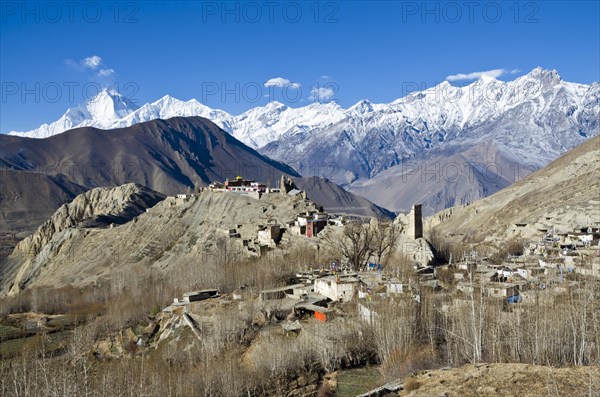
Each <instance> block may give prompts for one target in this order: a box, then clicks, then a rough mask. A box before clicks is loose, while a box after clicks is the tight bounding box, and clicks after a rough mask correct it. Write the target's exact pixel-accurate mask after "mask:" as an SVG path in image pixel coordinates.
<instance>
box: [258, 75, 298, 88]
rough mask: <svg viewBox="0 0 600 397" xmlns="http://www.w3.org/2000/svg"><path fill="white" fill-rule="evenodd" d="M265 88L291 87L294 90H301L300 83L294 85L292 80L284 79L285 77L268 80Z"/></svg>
mask: <svg viewBox="0 0 600 397" xmlns="http://www.w3.org/2000/svg"><path fill="white" fill-rule="evenodd" d="M265 87H267V88H268V87H279V88H284V87H290V88H294V89H299V88H300V83H292V82H291V81H290V80H288V79H284V78H283V77H273V78H272V79H269V80H267V82H266V83H265Z"/></svg>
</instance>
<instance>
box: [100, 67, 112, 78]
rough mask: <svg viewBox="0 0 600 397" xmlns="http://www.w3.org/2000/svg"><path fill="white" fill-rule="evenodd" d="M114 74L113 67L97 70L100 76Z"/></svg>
mask: <svg viewBox="0 0 600 397" xmlns="http://www.w3.org/2000/svg"><path fill="white" fill-rule="evenodd" d="M113 74H115V70H114V69H110V68H108V69H100V71H99V72H98V76H102V77H106V76H111V75H113Z"/></svg>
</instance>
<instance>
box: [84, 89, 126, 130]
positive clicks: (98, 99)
mask: <svg viewBox="0 0 600 397" xmlns="http://www.w3.org/2000/svg"><path fill="white" fill-rule="evenodd" d="M85 108H86V110H87V111H88V113H89V114H90V116H91V119H93V120H103V121H107V122H108V121H113V120H118V119H121V118H123V117H125V116H127V115H128V114H130V113H131V112H133V111H135V110H136V109H137V108H138V107H137V106H136V104H135V103H134V102H133V101H131V100H129V99H128V98H127V97H125V96H124V95H122V94H120V93H119V92H117V91H116V90H114V89H104V90H102V91H100V92H99V93H98V94H97V95H96V96H94V97H93V98H91V99H89V100H88V101H87V102H86V103H85Z"/></svg>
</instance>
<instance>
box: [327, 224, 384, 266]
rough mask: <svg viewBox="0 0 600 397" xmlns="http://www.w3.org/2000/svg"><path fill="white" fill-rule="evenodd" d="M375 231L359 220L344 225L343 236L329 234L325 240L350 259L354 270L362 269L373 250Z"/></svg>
mask: <svg viewBox="0 0 600 397" xmlns="http://www.w3.org/2000/svg"><path fill="white" fill-rule="evenodd" d="M373 239H374V233H373V231H372V230H371V228H370V226H369V225H367V224H362V223H358V222H349V223H347V224H346V225H344V231H343V232H342V236H341V238H337V236H334V235H331V234H328V235H327V236H326V237H325V240H326V241H327V243H328V244H329V245H331V247H332V248H333V249H335V250H337V251H338V252H339V253H340V254H341V255H342V256H343V257H344V258H345V259H347V260H348V262H349V263H350V266H351V267H352V269H353V270H358V269H360V268H361V267H362V266H363V265H364V264H365V263H366V261H367V260H368V259H369V257H370V256H371V253H372V252H373V249H372V248H373Z"/></svg>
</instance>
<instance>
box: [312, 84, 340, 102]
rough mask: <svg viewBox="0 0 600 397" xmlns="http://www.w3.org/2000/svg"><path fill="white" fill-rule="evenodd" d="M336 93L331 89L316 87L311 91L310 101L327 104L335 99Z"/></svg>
mask: <svg viewBox="0 0 600 397" xmlns="http://www.w3.org/2000/svg"><path fill="white" fill-rule="evenodd" d="M334 95H335V91H334V90H333V88H330V87H315V88H313V89H311V90H310V96H309V97H308V100H310V101H316V102H327V101H330V100H331V99H333V96H334Z"/></svg>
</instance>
